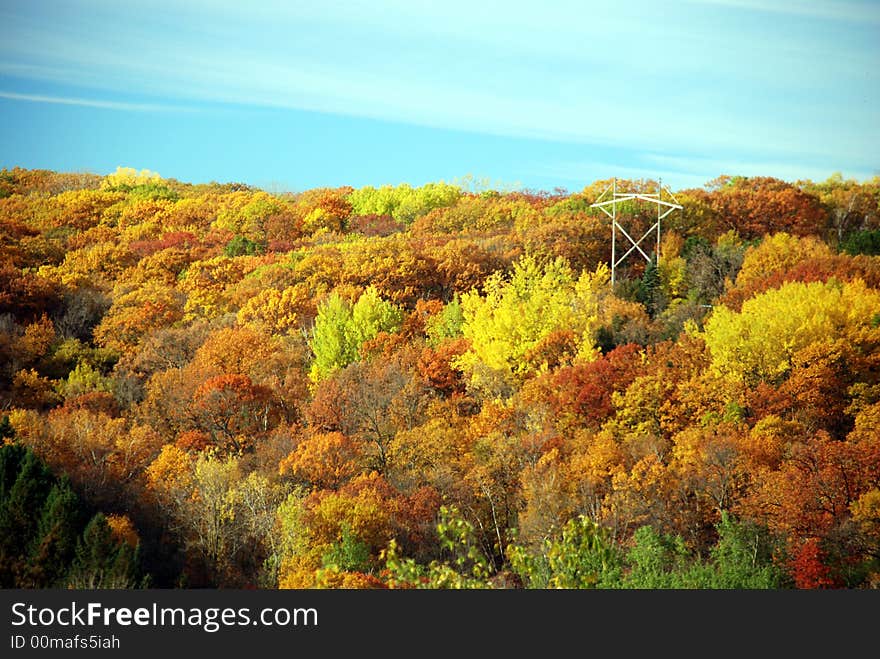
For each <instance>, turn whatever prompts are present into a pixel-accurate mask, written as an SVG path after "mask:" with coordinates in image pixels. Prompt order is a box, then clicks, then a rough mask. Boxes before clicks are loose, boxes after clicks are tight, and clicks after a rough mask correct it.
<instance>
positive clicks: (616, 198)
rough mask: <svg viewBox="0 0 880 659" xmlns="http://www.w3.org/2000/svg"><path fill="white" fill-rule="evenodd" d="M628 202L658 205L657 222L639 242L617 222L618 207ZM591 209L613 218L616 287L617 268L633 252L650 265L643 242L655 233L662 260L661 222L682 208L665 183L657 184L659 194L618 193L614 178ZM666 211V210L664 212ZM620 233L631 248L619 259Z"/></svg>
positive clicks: (658, 255) (612, 234)
mask: <svg viewBox="0 0 880 659" xmlns="http://www.w3.org/2000/svg"><path fill="white" fill-rule="evenodd" d="M609 190H610V191H611V198H610V199H607V200H605V201H603V199H604V198H605V195H607V194H608V191H609ZM663 190H666V193H667V194H668V195H669V196H670V197H671V198H672V200H673V201H674V202H675V203H672V202H670V201H665V200H664V199H663V198H662V197H663ZM627 201H644V202H648V203H651V204H656V205H657V221H656V222H655V223H654V224H653V225H651V228H650V229H648V230H647V231H645V233H644V235H643V236H642V237H641V238H639V239H638V240H633V238H632V236H630V235H629V233H627V231H626V229H624V228H623V226H622V225H621V224H620V222H618V221H617V205H618V204H622V203H624V202H627ZM608 206H611V212H610V213H609V212H608V208H607V207H608ZM590 208H598V209H599V210H600V211H602V212H603V213H605V215H607V216H608V217H610V218H611V285H612V286H613V285H614V281H615V274H616V271H617V266H618V265H620V264H621V263H623V261H624V259H626V257H627V256H629V255H630V254H632V252H633V250H638V251H639V253H640V254H641V255H642V256H644V257H645V260H646V261H647V262H648V263H650V262H651V257H650V256H648V254H647V253H646V252H645V250H644V249H642V247H641V244H642V241H643V240H645V238H647V237H648V236H650V235H651V234H652V233H653V232H655V231H656V232H657V247H656V251H655V254H656V256H657V259H658V260H659V258H660V221H661V220H663V219H664V218H665V217H666V216H668V215H669V214H670V213H671V212H672V211H674V210H681V209H682V207H681V205H680V204H679V203H678V199H676V198H675V195H674V194H672V192H670V191H669V188H664V187H663V181H662V180H661V181H658V182H657V192H618V191H617V179H616V178H614V179H612V180H611V185H609V186H608V187H607V188H605V190H604V191H603V192H602V194H600V195H599V198H598V199H596V202H595V203H593V204H590ZM664 209H665V210H664ZM618 231H619V232H620V233H621V234H622V235H623V236H624V237H626V239H627V240H628V241H629V242H630V245H631V247H630V248H629V249H628V250H626V253H624V255H623V256H621V257H620V258H617V232H618Z"/></svg>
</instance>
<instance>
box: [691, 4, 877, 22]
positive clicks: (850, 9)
mask: <svg viewBox="0 0 880 659" xmlns="http://www.w3.org/2000/svg"><path fill="white" fill-rule="evenodd" d="M687 1H688V2H692V3H694V4H704V5H720V6H725V7H733V8H736V9H743V10H748V11H756V12H764V13H773V14H786V15H789V16H808V17H815V18H822V19H828V20H838V21H849V22H860V23H863V22H870V23H880V5H878V4H877V2H876V1H875V0H863V1H861V2H859V1H858V0H807V1H804V0H687Z"/></svg>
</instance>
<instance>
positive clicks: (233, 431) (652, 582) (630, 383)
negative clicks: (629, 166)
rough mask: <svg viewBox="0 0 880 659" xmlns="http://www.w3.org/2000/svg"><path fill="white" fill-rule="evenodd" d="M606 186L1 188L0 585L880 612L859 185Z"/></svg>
mask: <svg viewBox="0 0 880 659" xmlns="http://www.w3.org/2000/svg"><path fill="white" fill-rule="evenodd" d="M609 182H610V181H596V182H594V183H591V184H590V185H588V186H586V187H585V188H583V189H582V190H580V191H578V192H574V193H569V192H567V191H564V190H555V191H553V192H543V191H496V190H492V189H486V187H485V186H479V185H476V184H474V183H473V181H464V182H462V183H457V184H448V183H442V182H441V183H432V184H427V185H423V186H421V187H412V186H409V185H405V184H401V185H397V186H384V187H380V188H372V187H364V188H358V189H354V188H351V187H343V188H334V189H311V190H306V191H303V192H298V193H283V194H282V193H269V192H266V191H264V190H260V189H256V188H252V187H250V186H247V185H243V184H236V183H231V184H216V183H211V184H198V185H196V184H189V183H184V182H180V181H177V180H174V179H165V178H161V177H160V176H159V175H158V174H155V173H153V172H149V171H147V170H143V171H140V172H138V171H135V170H132V169H122V168H120V169H119V170H117V171H116V172H115V173H112V174H109V175H107V176H98V175H93V174H85V173H59V172H52V171H46V170H26V169H20V168H14V169H4V170H2V171H0V587H4V588H12V587H14V588H44V587H86V588H99V587H142V586H145V585H148V586H150V587H160V588H191V587H218V588H220V587H223V588H229V587H233V588H388V587H391V588H877V587H880V350H878V348H880V177H875V178H874V179H873V180H872V181H867V182H857V181H853V180H845V179H843V178H842V177H840V176H835V177H832V178H830V179H828V180H827V181H824V182H812V181H797V182H786V181H782V180H778V179H774V178H766V177H755V178H743V177H728V176H723V177H720V178H718V179H716V180H714V181H711V182H710V183H707V184H706V185H705V186H704V187H703V188H698V189H687V190H676V191H674V193H675V197H676V199H677V200H678V202H679V203H680V204H681V205H682V206H683V209H682V210H681V211H676V212H674V213H672V214H671V215H670V216H669V217H668V218H666V219H665V220H664V226H663V236H662V243H661V249H660V253H659V256H658V258H655V259H654V260H653V261H651V262H650V263H648V262H646V261H645V260H644V259H642V258H641V257H638V258H630V259H629V260H628V261H627V262H626V263H625V266H626V267H625V269H618V272H617V278H616V282H615V284H614V286H612V285H611V281H610V271H609V268H608V263H609V260H610V257H611V244H610V223H609V220H608V218H606V217H605V216H604V215H603V214H602V213H601V212H598V211H597V210H596V209H591V208H590V204H591V203H593V202H594V201H595V200H596V199H597V198H598V196H599V195H600V194H601V193H602V192H603V191H604V190H605V189H606V187H607V186H608V184H609ZM618 185H619V187H620V188H621V189H626V190H637V191H646V192H653V191H655V189H656V183H655V182H652V181H620V182H618ZM655 214H656V209H655V208H654V207H652V206H650V205H638V204H635V203H632V204H630V205H629V206H627V207H625V208H624V209H623V214H622V218H623V219H622V222H623V223H624V225H625V226H626V227H627V230H628V231H629V233H630V234H631V235H633V236H636V237H637V236H641V235H642V234H643V233H644V232H645V231H646V230H647V229H648V227H650V226H651V225H652V224H653V222H654V221H655V219H656V215H655Z"/></svg>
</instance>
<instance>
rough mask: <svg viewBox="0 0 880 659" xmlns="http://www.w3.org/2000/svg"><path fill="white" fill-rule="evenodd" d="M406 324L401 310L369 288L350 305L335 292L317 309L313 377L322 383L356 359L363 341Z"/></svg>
mask: <svg viewBox="0 0 880 659" xmlns="http://www.w3.org/2000/svg"><path fill="white" fill-rule="evenodd" d="M402 321H403V314H402V313H401V311H400V309H398V308H397V307H396V306H394V305H393V304H391V303H390V302H388V301H386V300H383V299H382V298H381V297H380V296H379V293H378V292H377V291H376V289H375V288H373V287H372V286H370V287H369V288H367V290H365V291H364V292H363V293H362V294H361V296H360V297H359V298H358V300H357V302H355V303H354V305H350V304H349V303H348V302H347V301H345V300H344V299H343V298H342V297H341V296H340V295H339V294H338V293H335V292H334V293H332V294H331V295H330V297H329V298H328V299H327V301H326V302H324V303H323V304H321V305H320V306H319V307H318V315H317V317H316V318H315V328H314V331H313V332H312V338H311V340H310V342H309V346H310V347H311V349H312V352H313V353H314V355H315V359H314V361H313V362H312V367H311V371H310V376H311V378H312V381H313V382H319V381H320V380H323V379H324V378H326V377H327V376H328V375H329V374H330V373H332V372H333V371H335V370H336V369H338V368H342V367H343V366H347V365H348V364H350V363H352V362H354V361H356V360H357V357H358V349H359V348H360V346H361V344H362V343H363V342H364V341H369V340H370V339H373V338H375V337H376V335H377V334H379V332H394V331H396V330H397V329H398V328H399V327H400V325H401V322H402Z"/></svg>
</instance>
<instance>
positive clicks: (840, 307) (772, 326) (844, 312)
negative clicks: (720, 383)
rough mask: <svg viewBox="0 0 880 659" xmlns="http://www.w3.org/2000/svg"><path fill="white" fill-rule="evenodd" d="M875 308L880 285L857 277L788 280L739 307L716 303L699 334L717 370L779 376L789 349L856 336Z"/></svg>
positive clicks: (736, 377)
mask: <svg viewBox="0 0 880 659" xmlns="http://www.w3.org/2000/svg"><path fill="white" fill-rule="evenodd" d="M878 314H880V291H877V290H874V289H871V288H868V287H867V286H865V284H864V283H863V282H862V281H861V280H854V281H852V282H847V283H843V284H841V283H839V282H837V281H834V280H830V281H828V282H812V283H808V284H804V283H801V282H791V283H788V284H785V285H783V286H782V287H780V288H778V289H775V290H770V291H767V292H766V293H762V294H760V295H757V296H755V297H753V298H751V299H750V300H747V301H746V302H745V303H743V305H742V311H741V312H739V313H736V312H734V311H731V310H730V309H728V308H727V307H724V306H720V307H716V308H715V309H714V311H713V312H712V315H711V316H710V318H709V319H708V320H707V321H706V324H705V331H704V335H703V337H704V339H705V341H706V345H707V346H708V348H709V351H710V353H711V355H712V368H713V369H714V371H715V372H716V373H717V374H718V375H720V376H722V377H724V378H725V379H726V380H727V381H729V382H731V383H739V384H746V385H754V384H757V383H758V382H760V381H762V380H764V381H767V382H776V381H778V380H779V379H780V378H782V377H783V376H785V375H786V374H787V373H788V372H789V370H790V369H791V364H792V358H793V357H794V355H795V353H796V352H797V351H798V350H801V349H802V348H805V347H807V346H808V345H810V344H811V343H813V342H816V341H826V340H833V339H835V338H840V337H843V336H847V335H849V336H851V337H852V338H853V340H856V341H858V340H859V338H858V334H860V333H864V332H865V331H868V330H870V327H871V325H872V323H873V322H875V319H876V318H877V315H878ZM865 338H866V337H865Z"/></svg>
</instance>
